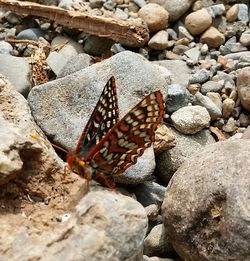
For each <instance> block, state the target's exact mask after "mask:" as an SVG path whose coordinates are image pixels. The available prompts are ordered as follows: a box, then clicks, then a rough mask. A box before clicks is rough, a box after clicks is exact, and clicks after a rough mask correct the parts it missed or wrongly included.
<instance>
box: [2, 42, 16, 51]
mask: <svg viewBox="0 0 250 261" xmlns="http://www.w3.org/2000/svg"><path fill="white" fill-rule="evenodd" d="M12 51H13V47H12V45H11V44H9V43H7V42H4V41H1V42H0V54H11V52H12Z"/></svg>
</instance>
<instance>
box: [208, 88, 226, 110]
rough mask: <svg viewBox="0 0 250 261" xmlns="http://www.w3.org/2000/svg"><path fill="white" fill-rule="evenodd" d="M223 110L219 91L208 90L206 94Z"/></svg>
mask: <svg viewBox="0 0 250 261" xmlns="http://www.w3.org/2000/svg"><path fill="white" fill-rule="evenodd" d="M206 96H207V97H208V98H209V99H210V100H211V101H212V102H213V103H214V104H215V105H216V106H217V107H218V108H219V110H220V111H221V112H222V101H221V96H220V94H219V93H216V92H208V93H207V95H206Z"/></svg>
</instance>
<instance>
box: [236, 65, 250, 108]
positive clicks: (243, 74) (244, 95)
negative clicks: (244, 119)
mask: <svg viewBox="0 0 250 261" xmlns="http://www.w3.org/2000/svg"><path fill="white" fill-rule="evenodd" d="M237 89H238V95H239V99H240V102H241V105H242V106H243V107H244V108H245V109H246V110H247V111H250V95H249V94H250V67H246V68H243V69H241V70H240V71H239V73H238V78H237Z"/></svg>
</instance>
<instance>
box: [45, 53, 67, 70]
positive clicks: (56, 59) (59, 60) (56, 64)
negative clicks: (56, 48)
mask: <svg viewBox="0 0 250 261" xmlns="http://www.w3.org/2000/svg"><path fill="white" fill-rule="evenodd" d="M67 62H68V60H67V58H65V57H64V56H63V55H61V54H59V53H58V52H51V53H50V54H49V56H48V57H47V59H46V63H47V64H48V66H49V67H50V69H51V70H52V71H53V72H54V73H55V75H59V74H60V71H61V70H62V68H63V67H64V66H66V65H67Z"/></svg>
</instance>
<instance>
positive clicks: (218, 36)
mask: <svg viewBox="0 0 250 261" xmlns="http://www.w3.org/2000/svg"><path fill="white" fill-rule="evenodd" d="M200 42H201V43H206V44H207V45H208V46H209V48H218V47H219V46H220V45H222V44H223V43H224V42H225V36H224V35H223V34H222V33H220V32H219V31H218V30H217V29H216V28H215V27H213V26H211V27H210V28H208V29H207V30H206V31H205V32H204V33H203V34H202V35H201V38H200Z"/></svg>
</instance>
